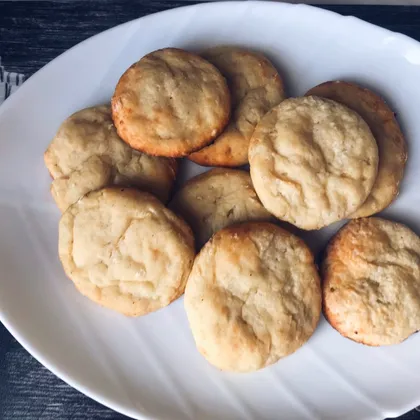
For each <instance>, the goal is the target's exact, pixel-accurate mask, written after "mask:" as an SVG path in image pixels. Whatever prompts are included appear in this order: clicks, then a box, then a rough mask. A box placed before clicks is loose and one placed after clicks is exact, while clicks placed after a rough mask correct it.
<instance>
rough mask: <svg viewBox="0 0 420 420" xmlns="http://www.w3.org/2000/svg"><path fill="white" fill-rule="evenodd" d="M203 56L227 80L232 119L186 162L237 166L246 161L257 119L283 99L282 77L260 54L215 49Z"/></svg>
mask: <svg viewBox="0 0 420 420" xmlns="http://www.w3.org/2000/svg"><path fill="white" fill-rule="evenodd" d="M202 56H203V57H204V58H205V59H206V60H208V61H210V63H212V64H214V65H215V66H216V67H217V68H218V69H219V70H220V72H221V73H222V75H223V76H224V77H225V78H226V80H227V82H228V86H229V89H230V92H231V97H232V119H231V122H230V123H229V125H228V126H227V128H226V129H225V131H223V133H222V134H221V135H220V136H219V137H217V139H216V140H215V141H214V143H212V144H211V145H210V146H207V147H205V148H203V149H201V150H199V151H198V152H194V153H192V154H191V155H190V156H189V159H191V160H192V161H194V162H195V163H198V164H200V165H204V166H240V165H244V164H246V163H247V162H248V146H249V139H250V138H251V135H252V133H253V131H254V128H255V126H256V125H257V123H258V122H259V121H260V119H261V118H262V117H263V116H264V115H265V114H266V113H267V112H268V111H269V110H270V109H271V108H272V107H273V106H275V105H278V104H279V103H280V102H281V101H282V100H283V99H284V98H285V93H284V86H283V81H282V79H281V77H280V76H279V74H278V72H277V70H276V69H275V68H274V66H273V65H272V64H271V63H270V61H269V60H268V59H267V58H266V57H264V56H263V55H262V54H260V53H256V52H251V51H248V50H244V49H242V48H238V47H215V48H211V49H209V50H207V51H206V52H205V53H204V54H202Z"/></svg>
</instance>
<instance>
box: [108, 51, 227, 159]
mask: <svg viewBox="0 0 420 420" xmlns="http://www.w3.org/2000/svg"><path fill="white" fill-rule="evenodd" d="M112 116H113V119H114V123H115V126H116V127H117V130H118V134H119V135H120V136H121V137H122V138H123V139H124V141H126V142H127V143H128V144H129V145H130V146H131V147H133V148H134V149H137V150H140V151H142V152H145V153H148V154H151V155H157V156H167V157H181V156H185V155H188V154H189V153H191V152H194V151H196V150H198V149H201V148H202V147H204V146H207V145H208V144H209V143H211V142H212V141H213V139H214V138H216V137H217V136H218V135H219V134H220V133H221V132H222V130H223V129H224V128H225V126H226V124H227V123H228V121H229V116H230V93H229V90H228V87H227V84H226V80H225V79H224V77H223V76H222V75H221V74H220V72H219V70H217V69H216V67H214V66H213V65H212V64H210V63H209V62H208V61H206V60H204V59H203V58H201V57H199V56H198V55H195V54H192V53H190V52H187V51H184V50H181V49H177V48H164V49H162V50H157V51H154V52H152V53H150V54H147V55H145V56H144V57H143V58H142V59H141V60H140V61H138V62H137V63H135V64H133V65H132V66H131V67H130V68H129V69H128V70H127V71H126V72H125V73H124V74H123V75H122V77H121V79H120V80H119V82H118V84H117V87H116V88H115V92H114V96H113V98H112Z"/></svg>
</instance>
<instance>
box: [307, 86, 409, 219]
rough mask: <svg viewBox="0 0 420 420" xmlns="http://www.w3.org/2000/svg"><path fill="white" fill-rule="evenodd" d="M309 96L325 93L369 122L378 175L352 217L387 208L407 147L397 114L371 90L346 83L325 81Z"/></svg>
mask: <svg viewBox="0 0 420 420" xmlns="http://www.w3.org/2000/svg"><path fill="white" fill-rule="evenodd" d="M306 95H316V96H322V97H323V98H328V99H332V100H334V101H337V102H340V103H342V104H343V105H346V106H348V107H349V108H351V109H352V110H353V111H356V112H357V113H358V114H359V115H360V116H361V117H362V118H363V119H364V120H365V121H366V123H367V124H368V126H369V128H370V130H371V131H372V134H373V135H374V137H375V139H376V142H377V144H378V153H379V165H378V175H377V177H376V181H375V183H374V184H373V188H372V191H371V192H370V194H369V196H368V198H367V199H366V201H365V202H364V203H363V204H362V205H361V207H359V208H358V209H357V210H356V212H355V213H353V214H351V215H349V217H351V218H357V217H366V216H370V215H372V214H374V213H378V212H380V211H381V210H383V209H385V208H386V207H388V206H389V205H390V204H391V203H392V201H393V200H394V199H395V198H396V197H397V195H398V187H399V184H400V181H401V180H402V178H403V175H404V167H405V162H406V160H407V150H406V145H405V140H404V136H403V134H402V132H401V128H400V126H399V125H398V122H397V120H396V119H395V115H394V113H393V112H392V110H391V109H390V108H389V106H388V105H387V104H386V103H385V101H384V100H383V99H382V98H381V97H379V96H378V95H376V93H373V92H372V91H371V90H369V89H365V88H362V87H360V86H358V85H355V84H353V83H347V82H326V83H322V84H321V85H318V86H315V87H314V88H312V89H311V90H310V91H309V92H308V93H307V94H306Z"/></svg>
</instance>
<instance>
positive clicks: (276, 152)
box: [249, 96, 378, 230]
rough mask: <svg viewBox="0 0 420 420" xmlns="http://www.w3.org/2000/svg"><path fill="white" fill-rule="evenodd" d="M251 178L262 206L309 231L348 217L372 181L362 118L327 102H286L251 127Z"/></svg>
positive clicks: (373, 157) (371, 141) (371, 144)
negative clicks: (252, 131) (253, 128)
mask: <svg viewBox="0 0 420 420" xmlns="http://www.w3.org/2000/svg"><path fill="white" fill-rule="evenodd" d="M249 162H250V168H251V178H252V182H253V184H254V187H255V190H256V192H257V194H258V196H259V198H260V200H261V202H262V203H263V204H264V207H265V208H266V209H267V210H269V211H270V212H271V213H273V214H274V215H275V216H276V217H278V218H279V219H281V220H284V221H287V222H289V223H292V224H294V225H295V226H297V227H299V228H302V229H306V230H311V229H320V228H322V227H324V226H327V225H329V224H331V223H333V222H336V221H338V220H341V219H343V218H345V217H347V216H348V215H350V214H352V213H353V212H354V211H356V209H357V208H358V207H360V205H361V204H362V203H363V202H364V201H365V200H366V198H367V196H368V195H369V193H370V191H371V189H372V186H373V183H374V182H375V178H376V173H377V167H378V149H377V145H376V141H375V138H374V137H373V135H372V133H371V131H370V129H369V127H368V126H367V124H366V123H365V122H364V121H363V119H362V118H361V117H360V116H359V115H358V114H356V113H355V112H354V111H352V110H350V109H349V108H347V107H345V106H344V105H341V104H339V103H337V102H334V101H331V100H329V99H324V98H319V97H316V96H308V97H302V98H294V99H286V100H284V101H283V102H282V103H280V105H278V106H277V107H275V108H273V109H272V110H271V111H270V112H269V113H268V114H266V115H265V117H263V119H262V120H261V122H260V123H259V124H258V125H257V127H256V129H255V131H254V134H253V136H252V138H251V143H250V147H249Z"/></svg>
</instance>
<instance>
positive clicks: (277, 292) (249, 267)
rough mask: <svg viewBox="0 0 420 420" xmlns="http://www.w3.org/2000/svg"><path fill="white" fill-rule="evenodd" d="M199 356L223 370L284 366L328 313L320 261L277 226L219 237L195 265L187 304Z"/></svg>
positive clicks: (238, 228) (246, 227) (255, 226)
mask: <svg viewBox="0 0 420 420" xmlns="http://www.w3.org/2000/svg"><path fill="white" fill-rule="evenodd" d="M184 304H185V309H186V312H187V316H188V320H189V323H190V327H191V331H192V334H193V336H194V340H195V343H196V345H197V348H198V350H199V351H200V353H201V354H202V355H203V356H204V357H205V358H206V359H207V360H208V361H209V362H210V363H212V364H213V365H215V366H216V367H218V368H219V369H222V370H228V371H237V372H249V371H253V370H257V369H261V368H263V367H265V366H268V365H271V364H272V363H275V362H277V360H279V359H280V358H282V357H285V356H287V355H289V354H291V353H293V352H294V351H296V350H297V349H298V348H299V347H301V346H302V345H303V344H304V343H305V342H306V341H307V340H308V339H309V337H310V336H311V335H312V333H313V332H314V330H315V328H316V325H317V323H318V320H319V317H320V313H321V288H320V281H319V276H318V272H317V269H316V266H315V264H314V258H313V256H312V254H311V252H310V250H309V248H308V247H307V246H306V245H305V243H304V242H303V241H302V240H301V239H299V238H298V237H297V236H295V235H292V234H291V233H289V232H287V231H285V230H284V229H281V228H280V227H278V226H276V225H273V224H271V223H243V224H239V225H235V226H230V227H228V228H225V229H223V230H221V231H219V232H217V233H216V234H215V235H214V236H213V237H212V239H211V240H210V241H209V242H207V244H206V245H205V246H204V248H203V249H202V250H201V252H200V253H199V254H198V256H197V258H196V259H195V261H194V266H193V269H192V270H191V274H190V276H189V278H188V282H187V287H186V289H185V299H184Z"/></svg>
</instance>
